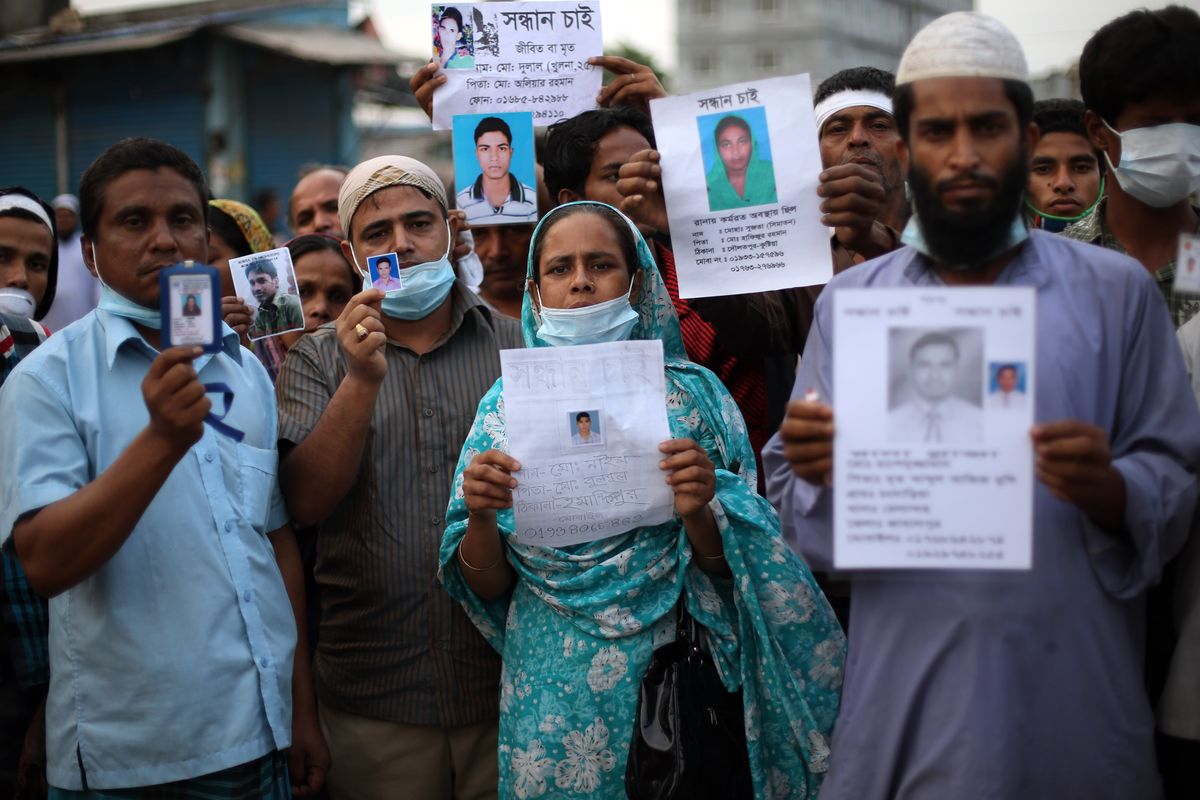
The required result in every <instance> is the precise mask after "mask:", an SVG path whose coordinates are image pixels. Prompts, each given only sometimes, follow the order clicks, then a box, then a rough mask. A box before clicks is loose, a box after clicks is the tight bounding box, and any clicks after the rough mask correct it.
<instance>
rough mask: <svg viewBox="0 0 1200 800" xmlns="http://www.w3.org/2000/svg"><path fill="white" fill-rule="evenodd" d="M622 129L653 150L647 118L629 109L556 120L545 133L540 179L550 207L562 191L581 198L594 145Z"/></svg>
mask: <svg viewBox="0 0 1200 800" xmlns="http://www.w3.org/2000/svg"><path fill="white" fill-rule="evenodd" d="M622 127H624V128H632V129H633V130H635V131H637V132H638V133H639V134H641V135H642V136H643V137H645V139H646V141H647V142H649V143H650V146H651V147H654V127H653V126H652V125H651V124H650V117H648V116H646V114H645V113H643V112H641V111H638V110H637V109H636V108H630V107H629V106H617V107H615V108H596V109H593V110H591V111H584V112H583V113H582V114H576V115H575V116H573V117H570V118H569V119H564V120H559V121H558V122H556V123H554V124H553V125H551V126H550V127H549V128H548V129H547V130H546V140H545V146H544V147H543V150H542V178H543V180H544V181H545V182H546V190H547V191H548V192H549V193H550V202H551V203H558V193H559V192H561V191H562V190H563V189H570V190H571V191H573V192H575V193H576V194H578V195H580V196H583V187H584V184H586V183H587V176H588V173H589V172H591V171H592V159H593V158H594V157H595V155H596V145H597V144H598V143H599V141H600V140H601V139H603V138H604V137H605V136H606V135H608V134H609V133H610V132H611V131H613V130H616V129H617V128H622Z"/></svg>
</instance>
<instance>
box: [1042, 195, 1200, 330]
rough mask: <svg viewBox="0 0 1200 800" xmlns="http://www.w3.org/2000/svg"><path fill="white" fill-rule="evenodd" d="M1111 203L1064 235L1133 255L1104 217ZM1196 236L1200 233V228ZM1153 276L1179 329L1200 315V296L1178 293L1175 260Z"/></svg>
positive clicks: (1160, 268) (1072, 225) (1076, 223)
mask: <svg viewBox="0 0 1200 800" xmlns="http://www.w3.org/2000/svg"><path fill="white" fill-rule="evenodd" d="M1107 203H1108V200H1107V198H1104V199H1101V200H1100V203H1099V204H1098V205H1097V206H1096V207H1095V208H1094V209H1092V211H1091V213H1090V214H1088V215H1087V216H1085V217H1084V218H1083V219H1080V220H1077V221H1076V222H1072V223H1071V224H1070V225H1068V226H1067V227H1066V228H1064V229H1063V232H1062V234H1061V235H1062V236H1065V237H1067V238H1068V239H1074V240H1075V241H1077V242H1089V243H1091V244H1098V245H1100V246H1101V247H1107V248H1108V249H1109V250H1116V251H1117V252H1118V253H1124V254H1125V255H1129V253H1128V252H1127V251H1126V250H1125V247H1124V245H1122V244H1121V243H1120V242H1119V241H1117V237H1116V236H1113V232H1112V229H1111V228H1109V227H1108V221H1107V220H1106V219H1105V216H1104V209H1105V206H1106V205H1107ZM1196 213H1197V214H1200V209H1196ZM1193 233H1196V234H1200V227H1198V228H1197V229H1196V230H1195V231H1193ZM1153 277H1154V282H1155V283H1156V284H1157V285H1158V291H1159V293H1160V294H1162V296H1163V299H1164V300H1166V301H1167V310H1168V311H1170V312H1171V321H1172V322H1174V323H1175V328H1176V329H1179V328H1182V327H1183V324H1184V323H1185V322H1187V321H1188V320H1189V319H1191V318H1192V317H1194V316H1196V314H1197V313H1200V297H1191V296H1189V295H1186V294H1181V293H1179V292H1176V291H1175V259H1173V258H1172V259H1171V260H1170V261H1168V262H1167V263H1166V264H1163V265H1162V266H1161V267H1159V268H1158V269H1157V270H1156V271H1155V272H1154V274H1153Z"/></svg>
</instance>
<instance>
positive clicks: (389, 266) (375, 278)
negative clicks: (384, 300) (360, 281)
mask: <svg viewBox="0 0 1200 800" xmlns="http://www.w3.org/2000/svg"><path fill="white" fill-rule="evenodd" d="M367 270H368V271H369V272H370V273H371V286H372V288H375V289H379V290H380V291H383V292H394V291H396V290H397V289H399V288H400V287H401V285H402V282H401V280H400V258H399V256H397V255H396V254H395V253H385V254H384V255H381V256H371V257H369V258H368V259H367Z"/></svg>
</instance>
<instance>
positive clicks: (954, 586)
mask: <svg viewBox="0 0 1200 800" xmlns="http://www.w3.org/2000/svg"><path fill="white" fill-rule="evenodd" d="M1026 79H1027V78H1026V68H1025V59H1024V57H1023V55H1022V53H1021V49H1020V46H1019V45H1018V44H1017V42H1016V39H1015V38H1014V37H1013V35H1012V34H1011V33H1010V32H1009V31H1008V30H1007V29H1005V28H1004V26H1003V25H1001V24H1000V23H999V22H997V21H996V20H994V19H992V18H990V17H986V16H983V15H981V14H976V13H972V12H959V13H954V14H949V15H946V16H944V17H941V18H939V19H937V20H935V21H934V22H933V23H931V24H930V25H929V26H927V27H926V28H925V29H923V30H922V31H921V32H919V33H918V34H917V35H916V37H915V38H914V39H913V41H912V43H911V44H910V45H909V47H908V49H907V50H906V51H905V53H904V57H903V59H902V60H901V62H900V68H899V70H898V72H897V76H896V81H897V88H896V92H895V95H894V97H893V103H894V107H895V115H896V122H897V124H898V126H899V130H900V135H901V137H902V143H901V145H900V155H901V158H902V159H903V161H904V162H905V164H906V165H907V170H908V180H909V185H910V188H911V190H912V193H913V202H914V211H915V216H914V218H913V220H912V221H911V222H910V223H909V225H908V227H907V228H906V229H905V233H904V237H903V238H904V241H905V243H906V244H908V245H909V246H908V247H904V248H901V249H900V250H898V251H896V252H894V253H891V254H889V255H886V256H883V257H882V258H879V259H876V260H874V261H872V262H870V263H868V264H865V265H862V266H860V267H856V268H855V269H852V270H848V271H846V272H844V273H842V274H840V275H838V276H836V277H834V279H833V280H832V281H831V282H830V283H829V284H828V285H827V286H826V289H825V291H824V292H823V293H822V295H821V298H820V300H819V301H818V303H817V309H816V317H817V319H816V322H815V323H814V324H813V328H812V333H811V334H810V336H809V340H808V344H807V347H806V349H805V353H804V357H803V359H802V360H801V365H800V372H799V376H798V378H797V381H796V389H795V391H794V392H793V398H796V399H794V400H793V402H792V403H791V405H790V406H789V408H788V415H787V418H786V419H785V420H784V424H783V427H782V428H781V430H780V432H779V433H778V434H777V435H776V436H775V437H774V438H773V439H772V440H771V442H770V444H769V445H768V446H767V449H766V451H765V452H764V462H765V464H766V467H767V470H768V495H769V496H770V498H771V499H772V501H773V502H774V503H775V505H776V507H777V508H779V509H780V513H781V516H782V517H783V520H784V535H785V536H786V537H788V539H789V541H790V542H791V544H792V545H793V547H795V548H796V549H797V550H799V551H800V552H801V554H802V555H803V556H804V557H805V558H806V559H807V560H808V561H809V563H810V564H811V565H812V566H813V568H814V569H821V568H826V569H827V568H829V567H830V566H831V561H832V559H831V554H832V534H831V524H830V523H831V511H830V509H831V508H832V495H831V492H832V491H833V489H832V488H831V487H830V486H829V480H828V479H829V477H830V476H831V474H832V469H833V436H834V433H833V428H834V419H833V416H834V415H833V410H832V406H831V405H830V403H831V402H832V400H831V398H832V388H833V376H832V369H833V367H832V364H833V360H832V355H831V354H832V340H831V339H832V335H833V320H832V316H831V309H832V303H833V298H832V297H831V295H834V294H836V293H837V292H839V291H841V290H842V289H845V288H873V287H881V288H896V287H942V286H991V285H1002V286H1023V287H1032V288H1033V289H1035V290H1036V292H1037V319H1036V326H1037V351H1036V359H1037V361H1036V363H1037V369H1036V374H1035V377H1036V390H1037V391H1036V395H1032V396H1031V399H1032V400H1034V401H1035V421H1036V424H1035V426H1034V427H1033V429H1032V430H1031V431H1030V435H1031V437H1032V442H1033V450H1034V453H1033V456H1034V457H1035V461H1036V470H1037V477H1038V483H1037V486H1036V487H1035V488H1034V490H1033V491H1034V497H1033V509H1034V520H1033V566H1032V568H1031V569H1029V570H1027V571H1017V572H999V571H988V570H963V571H949V570H945V571H939V570H927V571H922V572H905V571H900V570H896V571H881V572H873V573H870V574H859V573H851V581H852V590H851V598H852V603H851V611H850V626H849V634H850V644H849V653H850V656H849V660H848V662H847V669H846V679H845V689H844V693H843V696H842V706H841V711H840V718H839V719H838V722H837V725H836V727H835V729H834V738H833V742H832V744H831V756H830V759H831V760H830V770H829V774H828V776H827V777H826V780H825V783H824V786H823V787H822V792H821V798H822V800H830V798H832V799H833V800H883V799H884V798H936V799H937V800H941V798H967V797H970V798H1026V797H1028V798H1033V797H1037V798H1108V797H1113V798H1116V797H1137V798H1151V799H1152V798H1157V797H1161V794H1162V786H1161V782H1160V779H1159V776H1158V773H1157V770H1156V767H1155V762H1154V739H1153V729H1154V721H1153V717H1152V715H1151V710H1150V706H1149V703H1148V701H1147V699H1146V695H1145V692H1144V690H1143V687H1142V663H1143V661H1142V659H1143V653H1142V641H1143V638H1144V634H1145V616H1144V615H1145V608H1144V601H1145V593H1146V590H1147V588H1148V587H1149V586H1151V585H1153V584H1154V583H1155V582H1156V581H1157V580H1158V577H1159V574H1160V572H1161V569H1162V566H1163V563H1164V561H1165V560H1166V559H1168V558H1170V556H1171V555H1172V554H1173V553H1174V552H1175V551H1176V550H1178V549H1179V547H1180V546H1181V544H1182V543H1183V541H1184V538H1185V536H1186V535H1187V527H1188V521H1189V518H1190V515H1191V512H1192V507H1193V505H1194V503H1195V499H1196V479H1195V473H1196V469H1197V466H1200V412H1198V411H1197V407H1196V403H1195V401H1194V400H1193V399H1192V397H1191V395H1190V393H1189V391H1188V383H1187V376H1186V374H1185V372H1184V368H1183V363H1182V358H1181V356H1180V354H1179V348H1178V346H1177V345H1175V343H1174V337H1173V329H1172V325H1171V322H1170V319H1169V317H1168V315H1167V312H1166V308H1165V307H1164V305H1163V302H1162V299H1161V297H1159V296H1158V293H1157V290H1156V288H1155V286H1154V284H1153V282H1152V281H1151V280H1150V279H1149V277H1148V276H1147V274H1146V271H1145V270H1144V269H1142V268H1141V267H1140V266H1139V265H1138V264H1137V263H1136V262H1134V261H1133V260H1132V259H1129V258H1128V257H1125V256H1123V255H1120V254H1117V253H1113V252H1111V251H1107V250H1104V249H1102V248H1097V247H1090V246H1081V245H1080V244H1078V243H1076V242H1071V241H1068V240H1066V239H1065V238H1063V237H1060V236H1055V235H1054V234H1050V233H1046V232H1043V231H1029V230H1027V229H1026V228H1025V226H1024V224H1023V221H1022V214H1021V200H1022V189H1023V187H1024V186H1025V183H1026V181H1027V177H1028V175H1027V169H1028V168H1027V164H1028V154H1029V152H1030V149H1031V147H1032V145H1033V143H1034V142H1035V141H1036V138H1037V130H1036V128H1035V127H1034V126H1033V125H1032V124H1031V122H1030V119H1031V109H1032V95H1031V92H1030V90H1029V86H1028V85H1027V83H1026ZM810 392H815V393H816V394H817V395H819V397H820V400H816V401H813V400H810V399H808V398H810V397H811V395H809V393H810ZM806 395H807V396H808V397H806ZM801 398H805V399H801ZM881 402H882V401H881ZM880 412H881V413H883V407H882V405H881V408H880ZM982 530H983V528H982V527H981V529H980V531H979V532H982ZM963 533H972V531H963Z"/></svg>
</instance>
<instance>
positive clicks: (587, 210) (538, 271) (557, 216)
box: [531, 203, 641, 284]
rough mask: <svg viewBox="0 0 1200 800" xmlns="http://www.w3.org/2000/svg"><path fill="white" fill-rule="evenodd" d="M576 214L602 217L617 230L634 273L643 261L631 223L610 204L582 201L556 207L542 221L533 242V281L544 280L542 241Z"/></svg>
mask: <svg viewBox="0 0 1200 800" xmlns="http://www.w3.org/2000/svg"><path fill="white" fill-rule="evenodd" d="M576 214H593V215H595V216H597V217H600V218H601V219H604V220H606V221H607V222H608V223H609V224H610V225H612V226H613V229H614V230H615V231H616V232H617V241H618V242H619V243H620V245H621V255H623V256H624V257H625V264H626V266H627V267H628V269H629V274H630V275H633V274H635V273H636V271H637V269H638V265H639V264H640V263H641V262H640V261H639V259H638V249H637V240H636V239H634V238H633V231H632V230H630V229H629V223H628V222H626V221H625V218H624V217H622V216H621V215H620V214H618V213H617V212H615V211H613V210H612V209H611V208H609V207H608V206H602V205H593V204H590V203H581V204H579V205H573V206H560V207H559V208H556V209H554V210H553V211H551V212H550V213H549V214H547V215H546V217H553V219H546V217H543V218H542V219H543V220H545V221H544V222H542V226H541V227H542V229H541V232H540V233H539V234H538V237H537V240H536V241H535V242H534V243H533V252H532V253H531V255H532V257H533V282H534V283H537V284H540V283H541V281H542V243H543V242H545V241H546V234H548V233H550V229H551V228H553V227H554V226H555V225H557V224H558V223H560V222H562V221H563V220H564V219H566V218H567V217H573V216H575V215H576Z"/></svg>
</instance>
